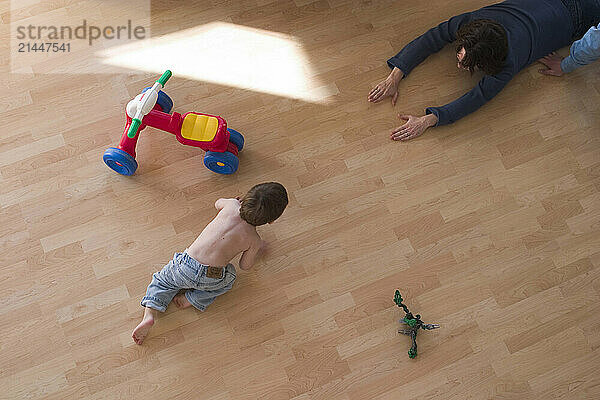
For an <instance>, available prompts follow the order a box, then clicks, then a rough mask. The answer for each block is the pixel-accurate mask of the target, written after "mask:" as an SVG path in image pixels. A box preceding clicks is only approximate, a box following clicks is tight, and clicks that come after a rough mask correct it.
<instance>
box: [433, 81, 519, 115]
mask: <svg viewBox="0 0 600 400" xmlns="http://www.w3.org/2000/svg"><path fill="white" fill-rule="evenodd" d="M512 76H513V75H512V74H511V73H510V71H508V70H507V69H506V70H504V71H502V72H500V73H499V74H498V75H486V76H484V77H483V78H482V79H481V80H480V81H479V83H478V84H477V86H475V87H474V88H473V89H471V90H470V91H469V92H467V93H465V94H464V95H462V96H461V97H459V98H458V99H456V100H454V101H453V102H452V103H449V104H446V105H445V106H442V107H427V109H426V114H435V115H436V117H437V118H438V122H437V124H436V126H440V125H446V124H451V123H453V122H455V121H458V120H459V119H461V118H462V117H464V116H465V115H468V114H470V113H472V112H473V111H475V110H477V109H478V108H479V107H481V106H482V105H484V104H485V103H486V102H488V101H490V100H491V99H492V98H493V97H494V96H495V95H497V94H498V93H499V92H500V91H501V90H502V89H503V88H504V86H506V84H507V83H508V81H510V80H511V78H512Z"/></svg>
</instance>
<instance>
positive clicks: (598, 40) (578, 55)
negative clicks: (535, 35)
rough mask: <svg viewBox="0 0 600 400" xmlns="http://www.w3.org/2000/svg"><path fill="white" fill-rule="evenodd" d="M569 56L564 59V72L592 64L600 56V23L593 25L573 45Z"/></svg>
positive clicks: (561, 64) (562, 67)
mask: <svg viewBox="0 0 600 400" xmlns="http://www.w3.org/2000/svg"><path fill="white" fill-rule="evenodd" d="M569 53H570V54H569V56H568V57H567V58H565V59H563V60H562V62H561V63H560V68H561V69H562V70H563V72H571V71H573V70H574V69H577V68H579V67H582V66H584V65H587V64H590V63H592V62H594V61H596V60H597V59H599V58H600V24H598V26H592V27H591V28H590V29H589V30H588V31H587V32H586V33H585V35H583V37H582V38H581V39H579V40H577V41H576V42H573V44H572V45H571V50H570V52H569Z"/></svg>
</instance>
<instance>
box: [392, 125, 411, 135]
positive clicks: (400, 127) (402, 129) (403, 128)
mask: <svg viewBox="0 0 600 400" xmlns="http://www.w3.org/2000/svg"><path fill="white" fill-rule="evenodd" d="M408 128H409V127H408V125H407V124H404V125H400V126H397V127H395V128H394V129H392V132H391V133H392V135H394V134H396V133H398V132H402V131H406V130H407V129H408Z"/></svg>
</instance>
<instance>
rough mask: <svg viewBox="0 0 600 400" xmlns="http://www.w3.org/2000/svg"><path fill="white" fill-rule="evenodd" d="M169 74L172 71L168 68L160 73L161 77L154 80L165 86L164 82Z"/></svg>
mask: <svg viewBox="0 0 600 400" xmlns="http://www.w3.org/2000/svg"><path fill="white" fill-rule="evenodd" d="M171 75H173V73H172V72H171V70H170V69H168V70H166V71H165V72H164V73H163V74H162V75H161V77H160V78H159V79H158V80H157V81H156V82H158V83H160V84H161V85H162V86H165V83H167V81H168V80H169V78H170V77H171Z"/></svg>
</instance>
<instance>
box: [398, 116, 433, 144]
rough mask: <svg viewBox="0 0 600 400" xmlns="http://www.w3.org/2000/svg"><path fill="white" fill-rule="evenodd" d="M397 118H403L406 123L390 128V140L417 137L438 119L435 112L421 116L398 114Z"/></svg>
mask: <svg viewBox="0 0 600 400" xmlns="http://www.w3.org/2000/svg"><path fill="white" fill-rule="evenodd" d="M398 118H400V119H403V120H405V121H406V123H405V124H404V125H400V126H399V127H397V128H394V129H393V130H392V132H391V134H390V139H392V140H402V141H405V140H409V139H414V138H416V137H419V136H421V135H422V134H423V133H424V132H425V131H426V130H427V128H429V127H431V126H434V125H435V124H436V123H437V121H438V118H437V117H436V116H435V114H427V115H423V116H422V117H415V116H414V115H401V114H398Z"/></svg>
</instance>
